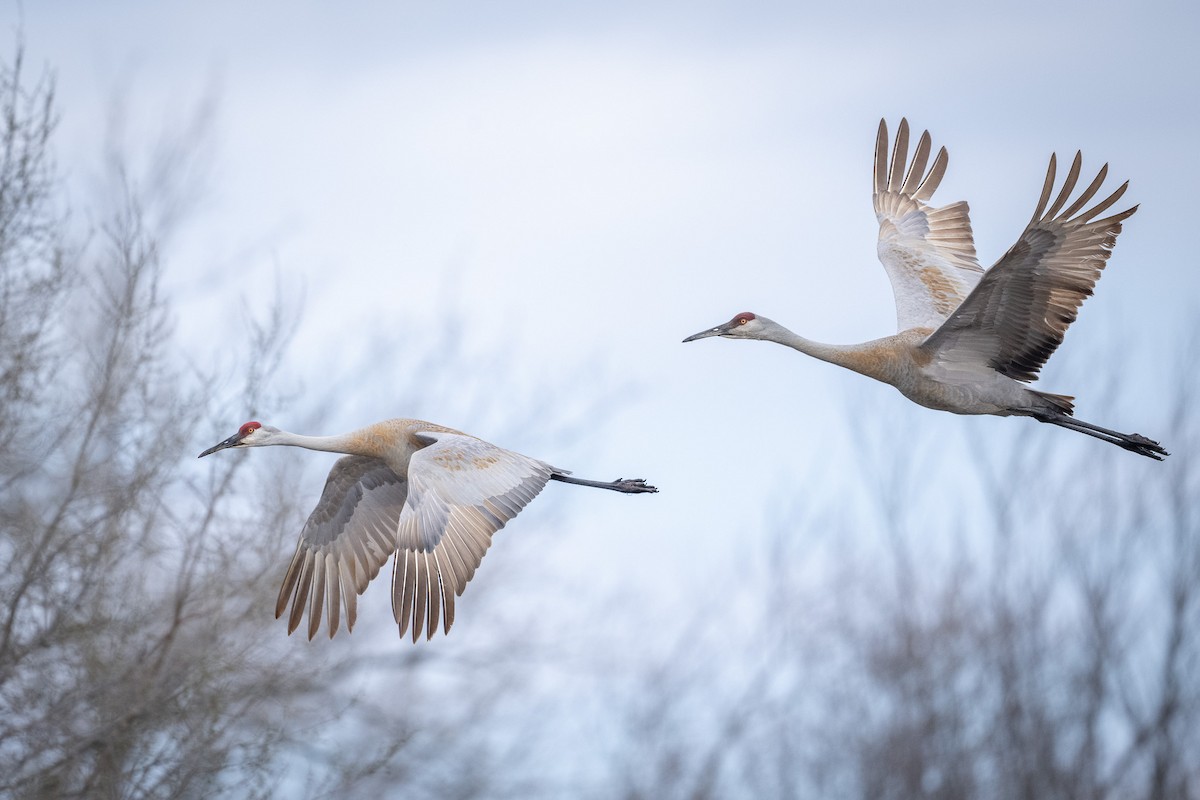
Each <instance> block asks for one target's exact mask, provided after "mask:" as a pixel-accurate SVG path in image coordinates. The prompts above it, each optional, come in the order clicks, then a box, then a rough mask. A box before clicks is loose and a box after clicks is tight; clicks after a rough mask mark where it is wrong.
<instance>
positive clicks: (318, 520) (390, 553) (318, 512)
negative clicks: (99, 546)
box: [199, 419, 658, 642]
mask: <svg viewBox="0 0 1200 800" xmlns="http://www.w3.org/2000/svg"><path fill="white" fill-rule="evenodd" d="M273 445H281V446H291V447H302V448H305V449H307V450H319V451H325V452H331V453H342V454H345V455H344V457H343V458H341V459H338V461H337V462H336V463H335V464H334V465H333V468H332V469H331V470H330V472H329V477H328V479H327V480H326V482H325V489H324V491H323V492H322V493H321V499H320V500H319V501H318V502H317V505H316V508H314V509H313V511H312V513H311V514H310V515H309V517H308V520H307V521H306V522H305V524H304V528H303V529H302V531H301V533H300V541H299V543H298V545H297V547H296V553H295V555H294V556H293V558H292V561H291V564H290V565H289V566H288V569H287V573H286V574H285V576H284V580H283V585H282V587H281V588H280V592H279V598H278V600H277V602H276V606H275V616H276V617H280V616H282V615H283V613H284V611H286V610H287V609H288V606H289V605H290V606H291V611H290V613H289V615H288V633H289V634H290V633H292V632H293V631H294V630H295V629H296V628H297V627H298V626H299V625H300V622H301V620H302V619H303V617H304V615H305V613H306V612H307V614H308V638H310V639H311V638H313V637H314V636H315V635H316V633H317V631H318V630H319V629H320V626H321V618H322V615H324V616H325V618H326V620H327V621H328V628H329V636H330V637H331V638H332V637H333V636H334V634H336V633H337V630H338V626H339V622H340V620H341V617H342V609H343V608H344V609H345V616H346V623H347V624H346V627H347V629H348V630H349V629H353V627H354V622H355V619H356V617H357V597H358V595H360V594H362V593H363V592H364V591H365V590H366V588H367V584H368V583H369V582H370V581H371V580H372V579H374V578H375V576H376V575H378V574H379V570H380V568H381V567H382V566H383V565H384V564H385V563H386V562H387V561H388V559H389V558H393V557H394V566H393V572H392V611H393V615H394V617H395V620H396V622H397V624H398V625H399V629H400V635H401V636H403V635H404V634H405V631H406V630H407V629H408V626H409V624H410V622H411V624H412V638H413V641H414V642H415V641H416V640H417V639H418V638H419V636H420V634H421V633H422V632H424V633H425V634H426V638H432V637H433V634H434V632H435V631H436V630H437V628H438V622H439V619H440V620H441V622H442V624H443V627H444V630H445V632H446V633H449V632H450V626H451V625H452V624H453V622H454V598H455V597H456V596H459V595H461V594H462V593H463V590H464V589H465V588H466V585H467V582H468V581H470V579H471V578H472V577H473V576H474V574H475V570H476V569H477V568H478V567H479V564H480V562H481V561H482V560H483V557H484V555H485V554H486V552H487V549H488V547H489V546H490V545H491V539H492V535H493V534H494V533H495V532H496V531H498V530H499V529H501V528H503V527H504V525H505V524H506V523H507V522H508V521H509V520H510V519H512V518H513V517H515V516H516V515H517V514H518V513H519V512H520V511H521V509H522V508H524V507H525V505H526V504H527V503H529V502H530V501H531V500H532V499H533V498H534V497H536V496H537V494H538V493H539V492H541V490H542V489H543V488H544V487H545V486H546V484H547V483H548V482H549V481H552V480H553V481H559V482H562V483H570V484H575V485H580V486H589V487H593V488H599V489H608V490H611V491H615V492H622V493H625V494H643V493H652V492H657V491H658V489H656V488H655V487H653V486H649V485H647V484H646V482H645V481H643V480H641V479H631V480H625V479H618V480H616V481H611V482H604V481H591V480H586V479H583V478H575V477H573V476H571V475H570V473H569V472H568V471H567V470H563V469H559V468H558V467H554V466H551V465H550V464H547V463H546V462H544V461H539V460H537V459H535V458H530V457H529V456H524V455H521V454H520V453H515V452H513V451H511V450H505V449H504V448H501V447H497V446H496V445H494V444H491V443H489V442H486V441H484V440H482V439H479V438H477V437H475V436H471V435H469V434H466V433H462V432H461V431H457V430H454V429H453V428H447V427H445V426H442V425H436V424H434V423H431V422H425V421H422V420H415V419H392V420H386V421H384V422H379V423H376V424H374V425H369V426H367V427H365V428H361V429H359V430H356V431H351V432H350V433H346V434H341V435H337V436H304V435H301V434H295V433H289V432H288V431H283V430H280V429H278V428H274V427H271V426H269V425H262V424H261V423H259V422H247V423H246V424H244V425H242V426H241V428H239V429H238V432H237V433H235V434H234V435H233V436H230V437H229V438H228V439H226V440H224V441H222V442H220V443H219V444H217V445H215V446H213V447H210V448H209V449H207V450H205V451H204V452H203V453H201V454H200V456H199V457H201V458H202V457H204V456H207V455H210V454H212V453H215V452H217V451H219V450H224V449H227V448H241V447H265V446H273Z"/></svg>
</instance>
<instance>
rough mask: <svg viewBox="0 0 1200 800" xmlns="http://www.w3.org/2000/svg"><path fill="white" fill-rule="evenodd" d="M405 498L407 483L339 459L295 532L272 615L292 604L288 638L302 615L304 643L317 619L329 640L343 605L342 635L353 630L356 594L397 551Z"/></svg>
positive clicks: (377, 464)
mask: <svg viewBox="0 0 1200 800" xmlns="http://www.w3.org/2000/svg"><path fill="white" fill-rule="evenodd" d="M407 494H408V493H407V483H406V482H405V481H404V480H403V479H401V478H400V477H399V476H397V475H396V473H395V472H393V471H392V470H391V469H389V468H388V466H387V465H386V464H384V463H383V462H382V461H379V460H378V459H374V458H366V457H364V456H346V457H345V458H340V459H338V461H337V463H335V464H334V465H333V469H331V470H330V471H329V477H328V479H326V481H325V489H324V490H323V491H322V492H321V499H320V500H319V501H317V505H316V508H314V509H313V511H312V513H311V514H310V515H309V517H308V521H307V522H305V523H304V528H303V530H302V531H301V532H300V541H299V543H298V544H297V545H296V554H295V555H294V556H293V557H292V562H291V564H290V565H289V566H288V569H287V572H286V573H285V575H284V578H283V585H282V586H281V587H280V590H279V598H278V600H277V601H276V603H275V616H276V617H280V616H282V615H283V612H284V611H285V610H286V609H287V607H288V605H289V603H290V604H291V607H292V608H291V613H290V614H289V615H288V633H289V634H290V633H292V631H294V630H296V628H297V627H299V625H300V622H301V620H302V619H303V618H304V614H305V611H306V610H307V612H308V638H310V639H311V638H313V637H314V636H316V634H317V631H318V630H319V629H320V627H321V617H322V615H324V616H325V618H326V620H327V623H328V626H329V636H330V637H331V638H332V637H333V635H334V634H336V633H337V630H338V625H339V624H340V621H341V616H342V613H341V612H342V607H343V606H344V607H345V611H346V629H347V630H352V629H353V628H354V622H355V619H356V616H357V613H358V604H357V597H358V595H360V594H362V593H363V591H364V590H365V589H366V588H367V583H368V582H369V581H370V580H371V579H372V578H374V577H375V576H376V575H378V574H379V569H380V568H381V567H382V566H383V565H384V564H385V563H387V560H388V557H389V556H391V555H392V553H394V552H395V550H396V528H397V525H398V524H399V521H400V514H401V511H402V510H403V508H404V502H405V500H406V499H407Z"/></svg>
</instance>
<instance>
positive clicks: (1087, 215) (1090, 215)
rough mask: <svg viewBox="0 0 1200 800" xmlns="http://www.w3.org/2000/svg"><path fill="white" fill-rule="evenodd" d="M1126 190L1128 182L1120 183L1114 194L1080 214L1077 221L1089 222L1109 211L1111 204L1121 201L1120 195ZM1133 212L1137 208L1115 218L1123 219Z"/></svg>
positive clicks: (1135, 207) (1123, 212)
mask: <svg viewBox="0 0 1200 800" xmlns="http://www.w3.org/2000/svg"><path fill="white" fill-rule="evenodd" d="M1128 188H1129V181H1125V182H1124V183H1122V184H1121V185H1120V186H1118V187H1117V190H1116V191H1115V192H1113V193H1112V194H1110V195H1109V196H1108V197H1106V198H1104V199H1103V200H1101V201H1100V202H1099V203H1097V204H1096V205H1095V206H1094V207H1093V208H1090V209H1088V210H1087V211H1085V212H1083V213H1082V214H1080V215H1079V221H1080V222H1091V221H1092V220H1093V219H1094V218H1096V217H1097V216H1099V215H1100V214H1103V213H1104V212H1105V211H1107V210H1108V209H1109V207H1110V206H1111V205H1112V204H1113V203H1115V202H1117V201H1118V200H1120V199H1121V195H1123V194H1125V190H1126V189H1128ZM1134 211H1137V206H1134V207H1133V208H1131V209H1129V210H1128V211H1122V212H1121V213H1120V214H1118V215H1117V216H1118V217H1120V219H1125V217H1128V216H1129V215H1130V214H1132V213H1133V212H1134ZM1118 221H1120V220H1118Z"/></svg>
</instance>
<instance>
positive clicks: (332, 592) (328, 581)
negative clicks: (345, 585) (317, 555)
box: [325, 553, 342, 639]
mask: <svg viewBox="0 0 1200 800" xmlns="http://www.w3.org/2000/svg"><path fill="white" fill-rule="evenodd" d="M325 592H326V595H325V596H326V597H327V598H328V600H329V607H328V608H327V609H326V610H325V616H326V617H327V618H328V620H329V638H330V639H332V638H333V635H334V634H335V633H337V631H338V625H339V624H340V623H341V620H342V608H341V602H342V582H341V579H340V578H339V576H338V559H337V557H336V556H335V555H334V554H333V553H330V554H329V555H328V556H326V558H325Z"/></svg>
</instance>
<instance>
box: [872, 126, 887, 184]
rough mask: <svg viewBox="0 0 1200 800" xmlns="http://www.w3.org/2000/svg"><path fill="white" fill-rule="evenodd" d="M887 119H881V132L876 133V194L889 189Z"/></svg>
mask: <svg viewBox="0 0 1200 800" xmlns="http://www.w3.org/2000/svg"><path fill="white" fill-rule="evenodd" d="M887 146H888V130H887V120H885V119H881V120H879V132H878V133H876V134H875V174H874V178H875V194H882V193H883V192H885V191H887V174H888V172H887V168H888V164H887Z"/></svg>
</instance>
